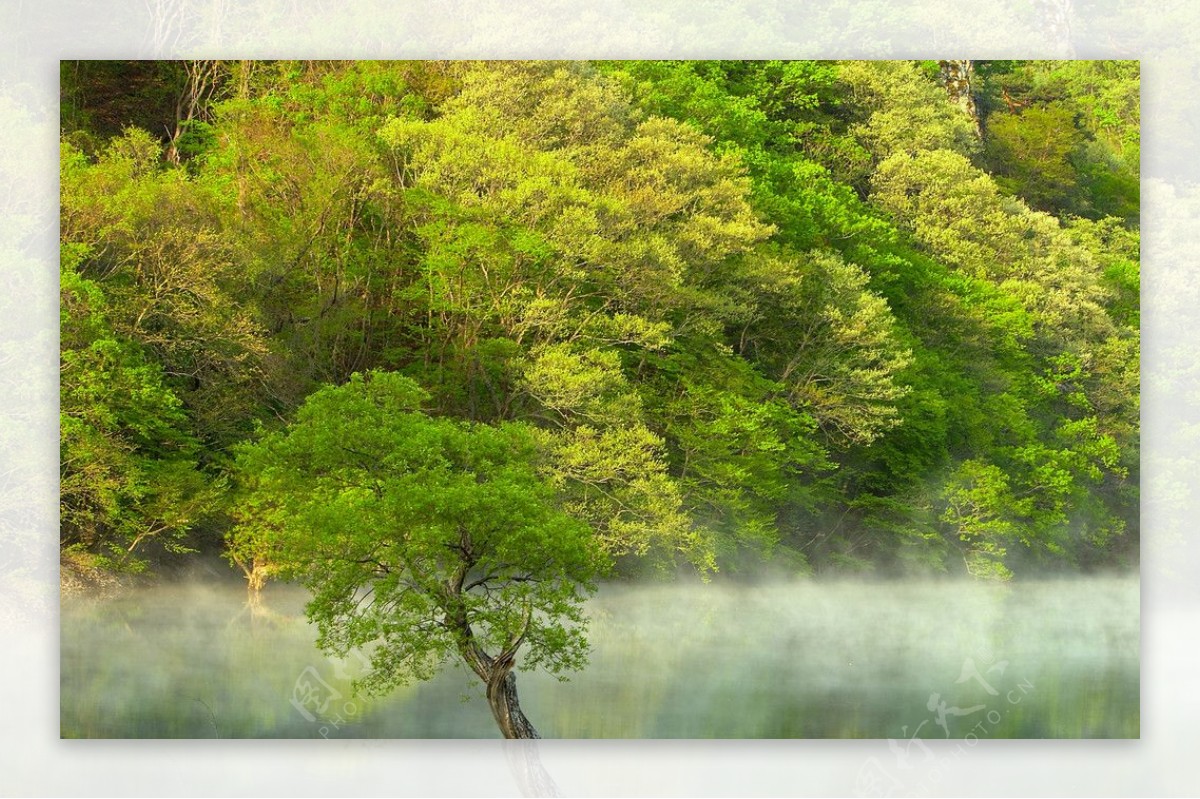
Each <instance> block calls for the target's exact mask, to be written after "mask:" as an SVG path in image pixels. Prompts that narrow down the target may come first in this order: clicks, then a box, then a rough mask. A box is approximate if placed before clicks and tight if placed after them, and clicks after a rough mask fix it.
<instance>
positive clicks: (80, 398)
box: [59, 248, 215, 570]
mask: <svg viewBox="0 0 1200 799" xmlns="http://www.w3.org/2000/svg"><path fill="white" fill-rule="evenodd" d="M82 257H83V253H82V252H81V251H79V250H77V249H72V248H65V249H64V251H63V263H62V269H61V273H60V281H61V288H60V297H61V329H60V341H61V351H60V376H61V383H60V385H61V388H60V393H59V419H60V433H59V435H60V439H59V453H60V458H59V494H60V495H59V501H60V507H61V513H60V520H59V529H60V541H61V545H62V548H63V554H64V555H65V556H68V557H70V558H74V559H77V560H80V561H83V562H84V565H100V566H109V567H113V568H116V569H128V570H141V569H143V568H145V566H146V560H145V559H144V557H143V555H144V553H145V552H146V551H147V550H148V549H149V547H148V545H149V544H151V543H156V544H158V545H160V546H161V547H162V548H163V549H165V550H166V551H168V552H186V551H189V548H188V546H187V537H186V536H187V533H188V531H189V529H190V528H191V527H192V526H193V525H194V524H195V523H196V522H197V521H198V520H199V519H200V518H202V517H203V516H204V515H205V514H206V513H207V512H208V510H209V507H210V505H211V503H212V502H213V500H214V498H215V492H214V491H213V490H212V488H213V487H212V486H211V485H210V482H209V481H208V480H207V479H206V478H205V477H204V476H203V475H202V474H201V473H200V472H199V471H197V469H196V457H197V455H198V452H199V447H198V444H197V442H196V440H195V439H194V438H193V437H192V436H191V435H189V433H188V431H187V418H186V416H185V415H184V412H183V408H182V403H181V402H180V401H179V398H178V397H176V396H175V394H174V393H173V392H172V391H171V390H170V388H169V387H168V386H167V385H166V382H165V380H164V376H163V373H162V368H161V367H160V366H159V365H158V364H156V363H155V362H154V361H153V359H151V358H149V357H147V355H146V353H145V352H144V351H143V350H142V349H141V348H139V347H138V346H137V344H136V343H134V342H131V341H128V340H126V339H123V338H122V337H121V336H120V335H118V334H117V333H116V332H115V331H114V330H113V327H112V325H111V323H110V322H109V320H108V315H107V302H106V300H105V297H104V295H103V293H102V292H101V290H100V288H99V287H98V286H97V285H96V284H95V283H93V282H91V281H89V280H85V279H83V278H81V277H79V275H78V274H77V273H76V272H75V269H74V266H75V265H76V264H77V263H78V262H79V261H80V259H81V258H82Z"/></svg>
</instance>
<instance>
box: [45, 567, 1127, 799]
mask: <svg viewBox="0 0 1200 799" xmlns="http://www.w3.org/2000/svg"><path fill="white" fill-rule="evenodd" d="M305 599H306V597H305V594H304V593H303V592H302V591H301V590H299V589H297V588H294V587H291V586H284V585H272V586H269V587H268V588H267V589H266V591H265V593H264V595H263V601H262V602H261V603H260V604H259V605H257V606H254V605H247V603H246V594H245V589H244V587H243V586H242V585H241V584H240V583H239V582H237V581H232V580H231V581H228V582H215V583H214V582H208V583H188V584H182V585H172V586H161V587H157V588H152V589H145V590H142V591H138V592H135V593H131V594H129V595H126V596H123V597H120V598H117V599H110V600H81V599H65V600H64V602H63V612H62V677H61V679H62V691H61V702H62V707H61V729H62V734H63V736H64V737H209V738H211V737H220V738H245V737H285V738H287V737H300V738H302V737H324V738H339V737H341V738H356V737H380V738H472V737H480V738H493V737H496V735H497V733H496V730H495V726H494V723H493V722H492V719H491V714H490V712H489V711H488V709H487V706H486V703H485V701H484V699H483V696H482V690H481V689H480V688H479V686H478V685H477V681H475V680H473V679H472V678H471V675H470V674H468V673H467V672H466V671H465V669H456V668H453V667H447V668H446V669H445V670H444V671H443V673H442V674H441V675H439V676H438V678H436V679H435V680H433V681H431V682H429V683H420V684H414V685H410V686H406V687H403V688H401V689H399V690H397V691H395V692H393V693H392V694H390V695H388V696H386V697H381V698H370V697H364V696H360V695H356V694H355V693H354V689H353V681H354V679H355V678H356V677H357V676H360V675H361V673H362V669H363V664H362V663H361V662H359V661H357V660H356V659H354V658H349V659H347V660H344V661H338V660H331V659H329V658H327V657H326V656H325V655H323V654H322V653H320V652H319V651H317V650H316V649H315V647H314V646H313V640H314V638H315V631H314V629H313V628H312V627H311V625H309V624H308V623H307V621H306V620H305V619H304V617H303V605H304V602H305ZM589 616H590V619H591V630H590V638H591V641H592V645H593V652H592V658H591V663H590V664H589V666H588V668H587V669H585V670H584V671H583V672H581V673H578V674H576V675H574V676H572V678H571V680H570V681H569V682H565V683H560V682H558V681H556V680H555V679H554V678H552V677H549V676H547V675H543V674H530V673H524V672H522V673H521V674H520V677H519V680H520V690H521V696H522V704H523V705H524V706H525V710H526V712H527V713H528V714H529V716H530V718H531V719H532V720H533V721H534V723H535V724H537V725H538V728H539V730H540V731H541V732H542V733H543V735H545V736H547V737H565V738H575V737H579V738H597V737H608V738H797V737H799V738H829V737H868V738H890V739H893V740H894V741H896V742H897V743H898V745H901V744H903V745H905V746H907V747H912V746H913V744H912V743H911V740H912V739H913V738H916V739H918V740H919V739H934V738H936V739H945V738H961V737H962V736H963V735H964V734H966V732H967V731H969V730H970V728H971V727H972V726H974V725H978V724H979V723H980V722H981V721H984V722H986V721H987V720H988V719H989V717H990V718H994V719H995V720H996V722H995V723H994V724H985V727H986V735H987V736H988V737H993V738H1013V737H1022V738H1029V737H1032V738H1039V737H1136V736H1137V735H1138V730H1139V692H1138V675H1139V662H1138V642H1139V621H1138V583H1137V580H1136V579H1130V578H1124V579H1119V578H1096V579H1077V580H1063V581H1047V582H1037V583H1028V584H1021V585H1013V586H995V585H981V584H977V583H954V582H940V583H937V582H932V583H849V582H836V583H827V582H804V583H795V584H772V585H760V586H757V587H735V588H731V587H716V586H698V585H697V586H691V585H679V584H672V585H655V586H644V587H616V586H614V587H609V588H607V589H603V590H602V591H601V592H600V595H599V596H598V597H597V598H596V599H595V600H594V601H593V602H592V603H591V604H590V605H589ZM968 665H969V666H970V669H968ZM972 670H973V672H972ZM1022 684H1027V685H1029V686H1032V688H1031V689H1029V690H1027V691H1026V694H1027V695H1026V694H1023V695H1022V701H1021V702H1020V703H1017V704H1011V705H1009V704H1006V703H1005V701H1004V698H1005V696H1006V695H1007V692H1010V691H1013V690H1016V689H1018V688H1019V686H1021V685H1022ZM989 714H990V716H989ZM906 742H908V743H906ZM913 751H916V750H913ZM506 756H507V757H509V762H510V768H512V770H513V774H514V778H515V779H516V780H517V782H518V785H520V786H521V790H522V791H524V792H525V793H527V794H528V795H533V796H542V795H554V792H555V791H556V788H555V786H554V781H553V779H551V778H550V777H549V775H547V774H546V773H545V770H544V769H543V768H542V767H541V765H540V760H539V759H538V758H537V750H536V748H534V749H522V748H520V745H519V744H518V745H516V746H514V747H512V748H511V749H506Z"/></svg>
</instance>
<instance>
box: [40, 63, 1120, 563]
mask: <svg viewBox="0 0 1200 799" xmlns="http://www.w3.org/2000/svg"><path fill="white" fill-rule="evenodd" d="M61 79H62V116H61V119H62V143H61V149H62V161H61V200H62V210H61V243H62V249H61V252H62V258H61V475H60V478H61V541H62V547H63V553H64V564H65V565H68V566H72V567H75V568H86V569H95V568H100V569H112V570H120V571H128V570H134V571H137V570H146V569H150V570H151V571H153V570H155V569H160V568H164V567H166V566H168V565H170V564H173V563H179V562H181V561H184V560H186V559H187V558H188V557H189V553H190V552H197V551H198V552H209V553H216V552H227V551H228V552H229V553H230V554H232V555H233V559H234V560H235V561H236V562H238V563H241V564H242V565H243V567H244V568H246V569H247V570H248V571H250V570H252V569H253V564H254V563H255V562H256V561H261V563H262V564H264V565H269V564H270V562H271V560H272V557H273V556H272V554H271V553H270V551H269V550H270V544H269V541H270V539H271V531H272V530H276V531H278V530H279V529H283V528H286V527H288V525H289V524H290V522H289V521H288V520H287V519H285V518H284V515H286V514H303V513H307V514H310V515H311V514H316V513H317V511H318V509H316V508H314V507H308V506H305V507H304V508H299V507H298V506H297V505H295V504H294V503H292V502H291V500H287V501H285V500H283V499H280V498H279V497H280V496H282V495H281V494H279V491H280V490H281V489H280V486H281V485H283V484H282V482H279V481H278V480H277V481H276V482H275V483H272V482H271V481H272V480H275V479H276V478H275V477H271V476H270V475H274V474H275V472H273V471H272V468H273V467H272V466H271V463H272V462H271V461H270V459H269V458H266V457H265V456H264V454H263V453H264V452H268V451H269V452H272V453H275V455H277V456H278V457H279V458H280V459H282V458H283V457H284V455H286V454H287V453H291V456H292V457H300V455H299V454H298V453H301V452H303V453H309V454H307V455H305V456H304V457H306V458H309V459H310V460H311V461H312V462H313V463H314V464H315V463H316V461H318V460H320V457H319V456H320V453H321V452H322V451H323V450H322V447H325V448H331V449H336V448H338V447H341V448H342V449H344V450H346V451H349V452H353V451H354V450H353V449H352V445H354V446H357V444H355V443H354V442H355V441H357V440H358V439H357V438H356V437H362V439H363V441H364V442H367V443H365V444H364V445H363V446H369V445H370V444H371V443H376V444H377V443H378V442H379V441H389V440H391V441H393V444H394V446H391V449H389V450H388V452H396V451H399V450H401V449H404V450H405V451H407V450H408V449H412V451H413V452H412V455H411V458H412V459H413V462H417V461H420V459H422V458H427V457H428V451H427V450H423V449H421V443H420V442H421V441H425V440H426V439H424V438H421V437H422V436H428V437H430V438H428V440H429V441H433V440H435V439H436V440H437V441H442V442H444V443H443V444H442V445H439V446H445V447H448V448H453V447H457V446H461V447H464V448H465V450H464V451H463V452H458V451H457V450H456V454H454V456H453V457H451V456H449V455H448V456H447V457H448V458H450V460H451V461H453V463H455V464H462V463H467V462H470V463H474V464H476V465H475V466H472V468H475V469H477V470H479V473H480V474H483V473H484V472H486V473H487V474H495V475H499V476H496V477H494V479H495V480H497V481H499V480H501V479H503V480H509V481H510V482H509V483H505V485H506V486H508V487H509V488H510V489H511V490H512V491H513V492H514V493H512V495H511V496H512V497H513V499H512V501H513V502H514V503H520V502H525V501H526V499H527V498H528V497H541V496H542V493H541V492H542V491H543V490H546V491H550V492H552V494H553V501H552V504H553V505H554V508H555V510H554V513H555V514H560V515H553V516H551V515H546V516H544V517H543V516H538V519H539V520H540V521H539V522H538V524H539V525H541V526H540V527H537V530H538V531H539V532H538V533H537V534H538V535H546V536H555V535H568V531H569V535H571V536H576V535H578V534H579V530H580V529H586V530H588V531H590V532H589V533H588V534H589V535H590V536H592V538H593V540H594V543H595V544H596V547H597V552H599V553H601V554H602V555H603V556H604V558H605V559H606V561H607V562H610V563H611V564H613V565H614V568H615V571H614V572H613V573H614V574H615V575H617V576H624V577H636V576H642V575H645V576H658V575H667V576H669V575H674V574H676V573H695V572H696V571H699V572H700V573H701V574H705V575H708V576H713V577H714V578H715V579H738V578H739V577H742V576H751V575H762V574H771V575H781V576H790V575H802V574H813V573H818V574H824V573H842V574H845V573H864V572H872V573H876V574H880V575H900V574H942V573H945V574H968V573H969V574H970V575H972V576H975V577H980V578H993V579H1008V578H1012V577H1014V576H1015V577H1017V578H1020V577H1022V576H1032V575H1036V574H1039V573H1042V572H1044V571H1047V570H1054V571H1067V572H1072V571H1090V570H1097V569H1107V568H1124V567H1128V566H1131V565H1135V564H1136V562H1137V552H1138V492H1137V486H1138V414H1139V407H1138V394H1139V383H1138V381H1139V370H1138V357H1139V356H1138V353H1139V339H1138V329H1139V302H1138V297H1139V267H1138V258H1139V232H1138V224H1139V220H1138V207H1139V196H1138V163H1139V124H1140V118H1139V106H1138V97H1139V82H1138V67H1137V63H1136V62H1089V61H1073V62H1052V61H978V62H973V63H972V62H936V61H931V62H912V61H904V62H900V61H896V62H820V61H817V62H814V61H793V62H786V61H730V62H724V61H722V62H715V61H714V62H704V61H701V62H679V61H622V62H600V63H567V62H549V63H545V62H542V63H523V62H500V63H474V62H472V63H468V62H340V61H339V62H325V61H274V62H247V61H240V62H239V61H221V62H218V61H193V62H119V61H104V62H63V64H62V75H61ZM355 375H359V376H358V377H355ZM336 386H342V387H345V389H344V390H345V392H349V393H342V394H339V393H337V392H336V391H334V390H333V388H332V387H336ZM373 387H374V388H373ZM387 391H393V392H395V393H394V395H392V394H387V393H386V392H387ZM351 394H353V397H351ZM399 396H402V397H403V400H402V401H401V400H396V399H394V397H399ZM389 397H391V398H389ZM392 402H396V403H399V404H396V405H395V406H394V410H395V413H393V414H391V415H387V414H384V415H383V416H381V417H379V419H378V420H376V421H375V422H372V424H373V425H375V426H374V427H371V428H369V429H356V428H350V427H337V426H336V425H332V424H331V425H329V426H323V425H322V423H321V416H320V414H322V413H333V412H334V410H333V409H336V408H338V407H341V406H345V407H350V408H359V407H360V405H356V404H355V403H368V404H366V405H361V408H364V409H366V410H363V411H362V413H363V414H365V416H360V418H370V419H374V417H373V416H371V414H372V413H374V411H373V410H371V409H372V408H374V409H376V410H378V409H381V408H382V409H384V410H386V409H387V408H389V407H392V406H391V405H389V404H388V403H392ZM339 403H341V405H339ZM370 403H374V404H373V405H372V404H370ZM418 412H419V413H418ZM413 414H417V415H413ZM400 415H403V418H404V419H407V420H409V422H405V424H406V425H408V426H400V427H395V428H393V427H389V425H390V424H392V422H393V421H395V420H396V419H398V418H400ZM418 416H419V417H420V418H423V419H426V420H427V423H418V422H417V421H413V420H415V419H417V418H418ZM410 422H411V424H410ZM309 429H311V430H315V431H318V432H315V433H313V434H312V435H313V436H316V438H313V439H311V440H306V441H305V447H308V449H290V450H287V449H286V448H287V447H289V446H292V445H293V444H294V445H295V446H296V447H299V446H300V445H299V443H297V442H298V441H299V439H298V438H297V436H298V435H299V433H300V432H303V431H305V430H309ZM335 429H336V430H340V431H341V432H340V433H335V432H328V431H330V430H335ZM288 430H291V431H294V434H293V435H292V436H291V437H290V438H284V434H285V431H288ZM322 430H324V431H326V432H325V433H321V432H320V431H322ZM373 431H378V438H377V439H376V440H375V441H374V442H372V441H371V439H372V438H373ZM466 431H474V432H471V433H470V434H468V433H467V432H466ZM489 431H496V432H495V434H494V435H492V434H491V433H490V432H489ZM322 435H324V438H321V436H322ZM339 435H340V436H345V438H341V439H339V438H337V436H339ZM388 436H393V437H397V436H398V438H394V439H388ZM255 442H261V443H255ZM288 442H291V443H288ZM456 442H458V443H456ZM471 442H474V443H471ZM503 442H507V443H503ZM430 446H432V445H430ZM488 447H495V448H496V449H495V450H494V453H493V455H494V457H493V455H489V454H488V453H489V452H493V451H492V450H488V449H487V448H488ZM272 448H273V449H272ZM472 448H474V449H472ZM479 448H483V449H482V450H480V449H479ZM285 450H286V452H285ZM466 450H472V452H474V454H471V452H467V451H466ZM312 453H316V454H315V455H314V454H312ZM501 453H502V454H501ZM363 457H366V456H363ZM373 457H374V456H373ZM379 457H382V456H379ZM405 457H409V456H408V455H406V456H405ZM489 458H490V460H489ZM479 461H487V464H486V466H479V465H478V462H479ZM518 461H520V462H519V463H518ZM422 462H423V461H422ZM330 463H331V464H334V465H330V466H329V467H328V470H329V471H328V472H322V473H321V474H332V473H333V472H335V471H336V470H337V469H338V468H341V467H339V466H337V465H336V463H334V462H333V461H331V462H330ZM526 467H528V468H526ZM314 468H317V469H318V471H319V469H320V468H323V467H320V466H319V465H318V466H314ZM430 468H431V469H432V468H433V467H430ZM439 468H440V467H439ZM488 470H494V471H488ZM264 475H266V476H264ZM514 475H517V476H514ZM534 475H536V477H535V476H534ZM518 478H519V479H518ZM439 485H440V484H439ZM318 488H319V490H320V491H326V490H328V485H326V484H324V483H322V484H320V486H318ZM297 490H299V488H298V489H297ZM377 490H378V489H377ZM439 490H441V489H439ZM272 492H275V493H272ZM456 496H457V495H456ZM310 498H311V499H313V501H317V500H320V502H322V503H324V504H325V506H327V507H329V508H334V509H337V508H342V510H343V511H345V512H346V513H351V514H352V513H355V512H359V511H361V510H362V508H361V504H355V503H356V502H357V500H353V501H352V498H351V497H350V495H349V494H341V495H337V496H326V495H321V496H316V495H313V497H310ZM464 501H466V500H465V499H464ZM472 501H474V500H472ZM528 501H529V502H530V503H533V502H534V500H533V499H529V500H528ZM339 503H349V505H353V507H352V508H350V507H349V505H346V506H345V507H343V505H342V504H339ZM490 512H492V513H498V512H499V511H496V510H495V509H493V510H492V511H490ZM364 513H365V511H364ZM518 513H519V510H516V509H514V510H513V514H514V515H516V514H518ZM547 513H548V512H547ZM529 514H532V511H529V513H528V514H526V518H528V517H529ZM297 518H298V517H297ZM305 518H308V517H305ZM364 518H365V519H367V521H370V520H371V519H375V518H377V517H374V516H370V515H369V514H368V515H367V516H365V517H364ZM312 519H314V520H313V521H311V524H313V525H319V524H321V523H322V522H320V521H319V520H315V519H316V516H313V517H312ZM568 520H570V521H568ZM418 523H419V522H414V524H418ZM515 523H516V522H514V524H515ZM579 523H582V524H583V525H584V527H582V528H581V527H579V526H578V525H579ZM530 529H531V530H533V529H534V528H533V527H530ZM553 531H558V532H553ZM531 535H532V533H531ZM530 541H532V542H533V543H532V544H531V543H529V542H530ZM524 545H528V546H533V547H539V546H540V547H545V548H547V550H548V551H555V547H554V546H553V544H551V543H547V541H546V540H543V541H541V543H538V539H536V538H532V539H529V540H528V541H526V543H525V544H524ZM589 551H590V550H589ZM593 554H595V553H593ZM581 557H582V556H581ZM589 557H590V555H589ZM564 568H566V567H565V566H564ZM572 568H573V567H572Z"/></svg>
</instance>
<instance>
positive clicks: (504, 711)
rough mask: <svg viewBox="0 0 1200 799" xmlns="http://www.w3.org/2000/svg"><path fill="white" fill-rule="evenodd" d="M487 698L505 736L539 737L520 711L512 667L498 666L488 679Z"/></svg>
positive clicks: (515, 678)
mask: <svg viewBox="0 0 1200 799" xmlns="http://www.w3.org/2000/svg"><path fill="white" fill-rule="evenodd" d="M487 699H488V704H489V705H491V708H492V715H493V716H495V717H496V724H498V725H499V726H500V732H501V733H503V735H504V737H505V738H541V737H542V736H540V735H538V731H537V730H535V729H534V728H533V725H532V724H530V723H529V719H527V718H525V714H524V713H522V712H521V704H520V702H518V701H517V675H515V674H513V672H512V667H511V666H508V667H507V668H498V669H496V671H495V672H494V673H493V674H492V676H491V677H490V678H489V679H488V683H487Z"/></svg>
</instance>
